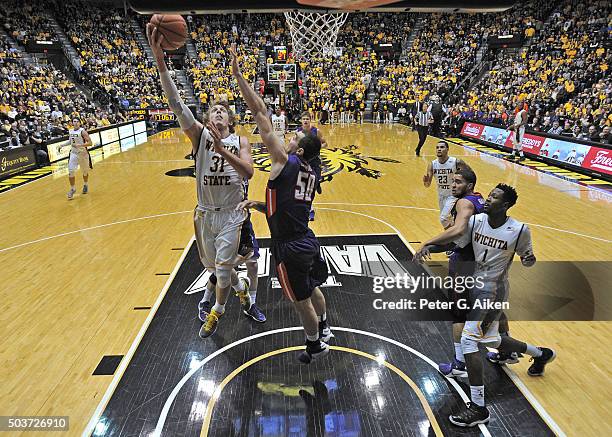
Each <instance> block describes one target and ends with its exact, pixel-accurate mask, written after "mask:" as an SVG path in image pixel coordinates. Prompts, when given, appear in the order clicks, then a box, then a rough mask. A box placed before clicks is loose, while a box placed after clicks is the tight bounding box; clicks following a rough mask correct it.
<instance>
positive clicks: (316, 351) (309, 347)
mask: <svg viewBox="0 0 612 437" xmlns="http://www.w3.org/2000/svg"><path fill="white" fill-rule="evenodd" d="M328 353H329V346H328V345H327V344H326V343H323V342H322V341H321V340H317V341H309V340H306V350H304V351H303V352H301V353H300V354H299V355H298V360H299V361H300V362H301V363H304V364H310V363H311V362H312V361H313V360H316V359H317V358H320V357H323V356H325V355H327V354H328Z"/></svg>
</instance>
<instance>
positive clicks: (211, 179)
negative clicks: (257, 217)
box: [195, 128, 245, 209]
mask: <svg viewBox="0 0 612 437" xmlns="http://www.w3.org/2000/svg"><path fill="white" fill-rule="evenodd" d="M221 142H222V143H223V145H224V147H225V148H226V149H227V150H228V151H229V152H230V153H232V154H234V155H236V156H240V137H239V136H238V135H236V134H230V136H228V137H227V138H224V139H222V140H221ZM195 162H196V183H197V187H198V207H199V208H200V209H210V208H220V209H230V208H235V207H236V206H237V205H238V204H239V203H240V202H242V201H243V200H244V198H245V197H244V179H243V177H242V176H241V175H240V173H238V172H237V171H236V169H235V168H234V167H232V166H231V165H230V164H229V163H228V162H227V161H225V158H223V157H222V156H221V155H220V154H218V153H217V152H215V149H214V147H213V138H212V136H211V135H210V132H209V131H208V129H206V128H203V129H202V135H201V137H200V143H199V146H198V151H197V153H196V156H195Z"/></svg>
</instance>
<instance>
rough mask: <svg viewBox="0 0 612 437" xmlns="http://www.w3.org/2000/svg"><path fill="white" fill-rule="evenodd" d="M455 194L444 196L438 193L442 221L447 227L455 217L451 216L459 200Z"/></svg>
mask: <svg viewBox="0 0 612 437" xmlns="http://www.w3.org/2000/svg"><path fill="white" fill-rule="evenodd" d="M457 200H458V199H457V198H456V197H455V196H443V195H440V194H438V207H439V208H440V223H442V226H444V227H445V228H447V227H448V226H450V225H451V224H452V221H453V218H452V217H451V210H452V209H453V206H455V203H456V202H457Z"/></svg>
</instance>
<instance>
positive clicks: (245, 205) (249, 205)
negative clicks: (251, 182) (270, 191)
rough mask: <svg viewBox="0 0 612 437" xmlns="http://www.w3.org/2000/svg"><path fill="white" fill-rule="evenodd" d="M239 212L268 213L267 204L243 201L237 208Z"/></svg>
mask: <svg viewBox="0 0 612 437" xmlns="http://www.w3.org/2000/svg"><path fill="white" fill-rule="evenodd" d="M236 209H237V210H241V209H254V210H255V211H259V212H261V213H262V214H265V213H266V204H265V202H258V201H256V200H243V201H242V202H240V203H239V204H238V206H237V207H236Z"/></svg>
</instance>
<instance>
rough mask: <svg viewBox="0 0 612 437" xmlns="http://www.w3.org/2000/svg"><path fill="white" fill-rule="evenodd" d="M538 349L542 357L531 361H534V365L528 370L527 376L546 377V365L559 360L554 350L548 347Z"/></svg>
mask: <svg viewBox="0 0 612 437" xmlns="http://www.w3.org/2000/svg"><path fill="white" fill-rule="evenodd" d="M538 349H540V350H541V351H542V355H541V356H539V357H537V358H535V357H533V358H531V360H529V361H533V364H532V365H531V366H529V369H527V374H528V375H529V376H541V375H544V368H545V367H546V365H547V364H548V363H550V362H552V361H554V359H555V358H557V353H556V352H555V351H554V350H552V349H548V348H547V347H539V348H538Z"/></svg>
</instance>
